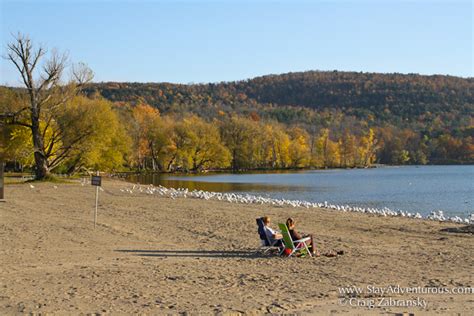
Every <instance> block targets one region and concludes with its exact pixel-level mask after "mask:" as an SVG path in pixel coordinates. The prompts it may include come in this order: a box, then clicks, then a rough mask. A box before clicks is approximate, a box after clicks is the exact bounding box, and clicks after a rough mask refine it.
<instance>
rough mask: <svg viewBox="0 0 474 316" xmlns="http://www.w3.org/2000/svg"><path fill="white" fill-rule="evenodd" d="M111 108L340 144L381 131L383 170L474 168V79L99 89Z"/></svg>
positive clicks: (294, 80) (292, 79)
mask: <svg viewBox="0 0 474 316" xmlns="http://www.w3.org/2000/svg"><path fill="white" fill-rule="evenodd" d="M87 93H88V94H89V95H94V94H99V95H101V96H103V97H105V98H107V99H109V100H111V101H113V102H128V103H132V104H142V103H145V104H149V105H151V106H153V107H155V108H156V109H158V110H159V111H160V112H161V113H162V114H169V115H178V116H182V115H185V114H190V113H193V114H196V115H198V116H200V117H202V118H204V119H206V120H210V119H214V118H217V119H219V120H220V119H222V118H223V117H226V116H230V115H241V116H243V117H249V118H252V119H253V120H262V121H265V122H267V121H277V122H279V123H282V124H285V125H286V126H288V127H291V126H299V127H301V128H303V129H304V130H305V131H307V132H308V133H309V135H310V137H312V138H313V139H314V138H315V137H316V136H318V135H320V132H321V130H322V129H328V131H329V134H330V138H331V139H332V140H333V141H335V142H338V141H339V140H341V139H343V138H344V135H346V136H347V135H353V136H355V137H356V138H357V137H360V136H362V135H365V134H366V133H367V130H368V129H373V130H374V131H375V132H376V135H375V137H376V139H377V141H378V142H377V144H378V145H377V148H378V149H377V158H376V161H377V162H380V163H389V164H404V163H412V164H424V163H472V162H473V153H472V146H473V144H472V137H473V128H472V126H473V113H474V78H468V79H465V78H459V77H452V76H442V75H435V76H422V75H417V74H407V75H405V74H378V73H356V72H338V71H333V72H318V71H308V72H299V73H288V74H282V75H268V76H263V77H258V78H254V79H250V80H245V81H238V82H223V83H215V84H214V83H210V84H189V85H182V84H170V83H96V84H93V85H92V86H90V87H89V88H88V89H87Z"/></svg>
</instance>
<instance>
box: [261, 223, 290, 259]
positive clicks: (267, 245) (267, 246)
mask: <svg viewBox="0 0 474 316" xmlns="http://www.w3.org/2000/svg"><path fill="white" fill-rule="evenodd" d="M256 221H257V227H258V229H257V232H258V235H259V237H260V242H261V243H262V245H261V246H260V250H261V251H262V252H263V253H264V254H266V253H267V252H269V251H272V250H276V251H278V254H279V255H281V253H282V252H283V250H284V249H285V248H284V247H280V246H278V245H279V244H281V243H280V242H279V240H275V241H274V242H273V243H272V242H270V240H269V239H268V236H267V234H266V233H265V228H264V226H265V224H263V218H261V217H259V218H257V219H256Z"/></svg>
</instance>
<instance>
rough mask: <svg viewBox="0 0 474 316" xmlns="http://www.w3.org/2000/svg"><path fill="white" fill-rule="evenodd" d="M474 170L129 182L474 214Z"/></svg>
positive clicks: (416, 168)
mask: <svg viewBox="0 0 474 316" xmlns="http://www.w3.org/2000/svg"><path fill="white" fill-rule="evenodd" d="M473 179H474V166H403V167H380V168H372V169H332V170H311V171H291V172H275V173H240V174H228V173H225V174H224V173H218V174H206V175H160V174H147V175H131V176H130V177H129V180H131V181H133V182H137V183H142V184H154V185H162V186H166V187H174V188H188V189H190V190H193V189H198V190H206V191H218V192H238V193H249V194H253V195H262V196H265V197H272V198H285V199H292V200H305V201H310V202H322V203H324V201H327V202H328V203H332V204H339V205H346V204H347V205H351V206H362V207H376V208H383V207H388V208H390V209H392V210H404V211H410V212H419V213H421V214H422V215H427V214H429V213H430V212H431V211H434V210H442V211H444V213H445V215H449V216H456V215H457V216H461V217H467V216H468V215H470V214H471V213H474V181H473Z"/></svg>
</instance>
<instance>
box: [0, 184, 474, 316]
mask: <svg viewBox="0 0 474 316" xmlns="http://www.w3.org/2000/svg"><path fill="white" fill-rule="evenodd" d="M33 185H34V188H31V187H30V185H29V184H18V185H17V184H12V185H7V186H6V192H5V193H6V198H7V202H5V203H0V237H1V245H0V251H1V259H0V260H1V261H0V264H1V265H0V266H1V271H0V289H1V291H0V314H2V315H10V314H27V313H42V314H45V313H48V314H49V313H50V314H79V313H83V314H114V315H115V314H130V313H144V314H176V313H189V314H215V313H217V314H239V313H247V314H265V313H271V314H282V313H285V314H288V313H292V314H316V315H319V314H320V315H327V314H334V315H338V314H343V315H352V314H360V315H367V314H370V313H372V314H380V313H382V314H384V313H385V314H389V315H390V314H394V313H403V312H412V313H413V312H414V313H416V315H419V314H426V315H433V314H458V313H459V314H461V315H469V314H470V315H473V314H474V294H452V293H450V294H426V293H421V294H416V293H412V294H397V293H390V294H387V293H385V294H383V295H381V294H380V295H379V294H376V293H369V292H370V291H369V289H378V288H387V287H389V286H392V289H394V288H396V286H400V287H402V288H405V287H410V288H413V287H421V288H426V287H430V288H439V287H442V288H447V289H452V288H456V289H457V288H466V287H472V286H474V283H473V272H474V235H473V234H470V233H451V232H446V231H442V230H443V229H446V228H454V229H455V230H454V231H456V229H457V228H460V227H462V226H463V225H458V224H453V223H439V222H433V221H427V220H416V219H406V218H384V217H377V216H370V215H366V214H356V213H342V212H337V211H330V210H323V209H304V208H289V207H269V206H262V205H243V204H231V203H226V202H219V201H205V200H197V199H184V198H180V199H174V200H173V199H170V198H164V197H159V196H150V195H146V194H138V193H134V194H129V193H124V192H121V191H120V188H124V187H127V186H130V184H127V183H125V182H121V181H117V180H106V181H104V184H103V188H104V190H105V191H103V192H100V203H99V204H100V205H99V214H98V225H97V227H96V229H94V225H93V209H94V202H95V200H94V192H95V188H94V187H92V186H90V185H84V186H83V185H81V184H80V183H72V184H52V183H34V184H33ZM55 186H56V187H57V188H55ZM262 215H269V216H271V217H272V219H273V223H275V225H276V223H278V222H284V221H285V219H286V218H287V217H288V216H292V217H294V218H295V219H296V220H297V221H298V226H299V228H300V230H301V231H303V232H311V233H313V234H314V235H315V238H316V244H317V245H318V246H319V248H320V250H321V251H322V252H324V251H327V250H330V249H335V250H343V251H344V255H342V256H338V257H335V258H328V257H324V256H322V257H318V258H308V257H306V258H282V257H278V256H274V255H268V256H264V255H261V254H260V253H259V252H258V251H257V250H258V248H259V245H260V242H259V239H258V235H257V232H256V224H255V218H256V217H259V216H262ZM348 286H358V287H362V288H363V290H364V291H363V293H362V294H359V295H348V294H345V295H342V294H340V293H339V289H338V288H339V287H348ZM372 286H373V287H374V288H372ZM458 291H460V290H458ZM461 291H462V290H461ZM351 297H352V299H351ZM382 297H383V298H384V300H382V299H381V298H382ZM389 298H391V299H393V300H397V303H394V302H393V301H389ZM385 299H386V300H385ZM407 300H410V301H412V300H413V301H416V300H418V301H425V302H426V304H427V306H426V307H418V306H408V307H404V306H380V307H378V306H376V307H374V308H369V307H365V306H352V305H361V304H362V305H364V304H365V305H367V303H370V302H374V303H375V304H379V303H380V301H382V304H391V305H394V304H398V305H400V304H401V303H400V302H402V303H403V302H405V303H403V304H406V301H407ZM412 304H413V303H412ZM369 305H370V304H369Z"/></svg>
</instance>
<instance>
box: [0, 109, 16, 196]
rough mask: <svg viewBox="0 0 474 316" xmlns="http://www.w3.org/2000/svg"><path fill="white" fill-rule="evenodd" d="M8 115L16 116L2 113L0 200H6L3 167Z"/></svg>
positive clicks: (0, 116) (0, 117)
mask: <svg viewBox="0 0 474 316" xmlns="http://www.w3.org/2000/svg"><path fill="white" fill-rule="evenodd" d="M8 117H14V116H13V114H11V113H7V114H0V119H1V120H2V121H0V126H1V128H2V130H1V132H0V202H4V201H5V193H4V192H5V191H4V186H5V181H4V174H3V173H4V172H3V169H4V167H5V146H6V145H7V137H6V134H7V118H8Z"/></svg>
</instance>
